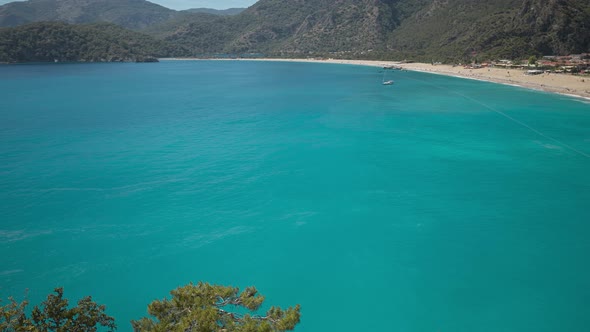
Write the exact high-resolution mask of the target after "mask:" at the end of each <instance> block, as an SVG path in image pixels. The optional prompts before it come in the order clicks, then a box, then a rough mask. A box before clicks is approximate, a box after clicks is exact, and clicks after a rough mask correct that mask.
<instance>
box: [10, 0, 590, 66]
mask: <svg viewBox="0 0 590 332" xmlns="http://www.w3.org/2000/svg"><path fill="white" fill-rule="evenodd" d="M56 3H59V4H61V5H60V6H61V7H59V8H60V10H59V11H56ZM56 13H57V14H56ZM30 20H61V21H66V22H97V21H106V22H114V23H116V24H119V25H122V26H124V27H130V28H134V29H141V30H142V31H144V32H145V33H147V34H149V35H151V36H153V37H155V39H151V40H148V39H147V37H146V36H145V35H143V36H142V37H140V36H139V35H132V34H131V33H130V32H129V31H126V30H124V32H122V31H116V30H115V29H114V28H112V27H111V28H108V29H105V28H104V27H101V28H97V27H94V28H95V31H96V30H99V31H102V32H97V33H98V35H97V36H96V38H94V37H93V36H92V35H91V36H86V35H85V37H84V38H78V39H76V36H77V34H80V33H82V34H84V33H85V32H83V30H85V29H90V28H89V27H90V26H76V28H75V29H74V28H69V29H70V30H76V33H77V34H76V33H73V32H72V34H73V36H71V38H70V36H68V37H67V38H65V37H64V38H61V39H60V38H58V40H59V43H55V42H54V40H55V38H46V39H40V38H36V37H35V36H34V35H32V36H31V35H28V34H24V35H15V36H9V38H7V37H6V34H7V32H5V31H2V30H0V61H51V60H52V59H51V57H54V58H55V54H58V55H59V56H60V57H59V59H60V60H61V59H62V58H63V59H66V60H68V59H73V60H71V61H120V59H129V58H131V59H132V58H133V57H134V56H135V55H129V54H137V53H138V54H139V55H140V56H150V55H151V56H207V55H214V54H218V53H231V54H245V53H262V54H266V55H269V56H278V57H308V56H314V57H335V58H364V59H398V60H400V59H409V60H420V61H428V62H430V61H432V60H434V61H442V62H453V63H457V62H470V61H472V59H473V57H474V56H476V57H477V58H478V59H479V60H480V61H486V60H493V59H498V58H508V59H523V58H526V57H528V56H530V55H531V54H534V55H537V56H539V55H559V54H569V53H584V52H590V24H588V22H590V2H589V1H587V0H559V1H555V0H492V1H474V0H453V1H441V0H305V1H291V0H259V1H258V2H257V3H256V4H255V5H253V6H252V7H250V8H248V9H246V10H244V11H243V12H241V13H240V14H238V15H233V16H221V15H211V14H204V13H194V12H190V11H183V12H176V11H172V10H169V9H166V8H163V7H161V6H158V5H154V4H150V3H149V2H147V1H144V0H102V1H97V0H86V1H77V0H36V1H27V2H22V3H18V4H17V3H15V4H7V5H4V6H1V7H0V26H1V25H2V24H10V25H15V24H23V23H25V22H29V21H30ZM2 22H5V23H2ZM6 22H8V23H6ZM82 27H85V28H82ZM62 30H63V29H62ZM21 32H23V31H21ZM35 33H37V32H35ZM109 34H112V35H113V36H114V37H116V38H110V39H109ZM58 35H59V34H58ZM47 37H53V36H52V35H50V36H47ZM89 38H90V39H95V40H92V42H88V43H86V42H85V41H86V40H87V39H89ZM71 40H73V42H71ZM129 41H136V42H129ZM70 44H71V47H70V52H69V53H66V54H63V52H61V50H62V48H63V45H65V46H66V47H68V45H70ZM97 45H98V46H97ZM29 46H30V47H29ZM15 50H17V51H15ZM71 50H78V51H79V52H78V51H71ZM60 52H61V53H60ZM113 52H114V53H113ZM3 54H4V57H3V58H2V55H3ZM6 54H9V56H6ZM3 59H4V60H3ZM6 59H10V60H6ZM14 59H17V60H14ZM76 59H77V60H76Z"/></svg>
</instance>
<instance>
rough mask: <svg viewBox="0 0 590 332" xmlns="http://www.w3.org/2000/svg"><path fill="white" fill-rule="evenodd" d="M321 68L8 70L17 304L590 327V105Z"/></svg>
mask: <svg viewBox="0 0 590 332" xmlns="http://www.w3.org/2000/svg"><path fill="white" fill-rule="evenodd" d="M379 71H380V70H379V69H378V68H370V67H362V66H346V65H330V64H309V63H280V62H276V63H264V62H232V61H198V62H195V61H178V62H162V63H158V64H51V65H15V66H0V296H1V298H3V299H5V298H6V297H8V296H9V295H14V296H16V297H17V298H22V297H23V295H24V294H25V290H26V289H28V290H29V291H28V298H29V299H30V300H31V301H32V302H39V301H40V300H41V299H42V298H44V296H46V295H47V294H48V293H49V292H50V291H51V290H52V289H53V288H54V287H57V286H64V287H65V293H66V296H67V297H69V298H70V299H72V300H76V299H78V298H80V297H82V296H85V295H92V296H93V297H94V299H96V300H97V301H98V302H100V303H104V304H106V305H107V307H108V311H107V312H108V313H109V314H110V315H113V316H115V318H116V319H117V322H118V325H119V327H120V328H119V330H121V331H129V330H131V326H130V324H128V321H129V320H131V319H137V318H140V317H142V316H143V315H145V314H146V307H147V304H148V303H149V302H150V301H152V300H153V299H156V298H163V297H165V296H166V295H167V294H168V292H169V291H170V290H171V289H173V288H175V287H177V286H180V285H184V284H186V283H188V282H190V281H199V280H203V281H208V282H212V283H219V284H227V285H234V286H239V287H246V286H250V285H255V286H256V287H257V288H258V289H259V290H260V291H261V293H262V294H264V295H266V297H267V302H268V303H269V304H274V305H281V306H289V305H294V304H296V303H300V304H301V305H302V322H301V324H300V325H299V326H298V327H297V329H296V331H301V332H305V331H345V332H347V331H369V330H382V329H386V330H391V331H454V332H457V331H466V332H467V331H490V332H491V331H494V332H496V331H535V332H539V331H558V330H562V331H581V330H585V329H587V327H588V326H590V316H588V315H587V312H586V310H585V308H587V307H588V306H589V305H590V267H589V266H588V264H587V263H586V262H587V260H588V255H589V253H590V242H589V241H588V238H589V237H590V205H589V204H588V202H590V172H588V169H590V158H589V157H588V155H589V154H590V105H589V104H588V103H587V102H585V101H583V100H578V99H572V98H568V97H564V96H559V95H553V94H548V93H542V92H535V91H528V90H524V89H519V88H515V87H510V86H503V85H497V84H491V83H484V82H477V81H470V80H463V79H458V78H452V77H444V76H437V75H429V74H425V73H416V72H395V73H394V74H392V75H394V76H393V79H394V80H395V84H394V85H393V86H383V85H381V79H382V75H383V74H382V73H380V72H379Z"/></svg>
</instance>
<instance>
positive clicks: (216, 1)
mask: <svg viewBox="0 0 590 332" xmlns="http://www.w3.org/2000/svg"><path fill="white" fill-rule="evenodd" d="M13 1H14V0H0V5H3V4H5V3H9V2H13ZM148 1H151V2H154V3H157V4H159V5H162V6H164V7H168V8H172V9H188V8H200V7H205V8H215V9H226V8H236V7H249V6H251V5H252V4H254V3H255V2H256V0H148Z"/></svg>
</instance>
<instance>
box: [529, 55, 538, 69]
mask: <svg viewBox="0 0 590 332" xmlns="http://www.w3.org/2000/svg"><path fill="white" fill-rule="evenodd" d="M536 64H537V57H536V56H534V55H532V56H531V57H530V58H529V66H535V65H536Z"/></svg>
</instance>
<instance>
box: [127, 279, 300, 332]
mask: <svg viewBox="0 0 590 332" xmlns="http://www.w3.org/2000/svg"><path fill="white" fill-rule="evenodd" d="M171 295H172V299H170V300H168V299H164V300H156V301H154V302H152V303H151V304H150V305H149V306H148V313H149V314H150V315H151V316H152V317H153V318H155V319H152V318H147V317H145V318H142V319H140V320H137V321H133V322H132V325H133V329H134V330H135V331H195V332H212V331H225V332H230V331H232V332H234V331H235V332H273V331H287V330H293V329H294V328H295V325H297V324H298V323H299V320H300V316H301V314H300V306H299V305H296V306H295V307H290V308H288V309H287V310H283V309H281V308H279V307H271V308H270V309H269V310H268V311H267V312H266V314H264V315H257V314H255V312H256V311H258V310H259V309H260V307H261V305H262V303H263V302H264V296H262V295H260V294H258V291H257V290H256V288H255V287H248V288H246V289H244V290H243V291H242V292H240V290H239V289H238V288H234V287H227V286H219V285H210V284H208V283H202V282H200V283H198V284H196V285H194V284H189V285H186V286H183V287H179V288H177V289H175V290H173V291H172V292H171ZM230 309H234V311H232V310H230Z"/></svg>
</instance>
